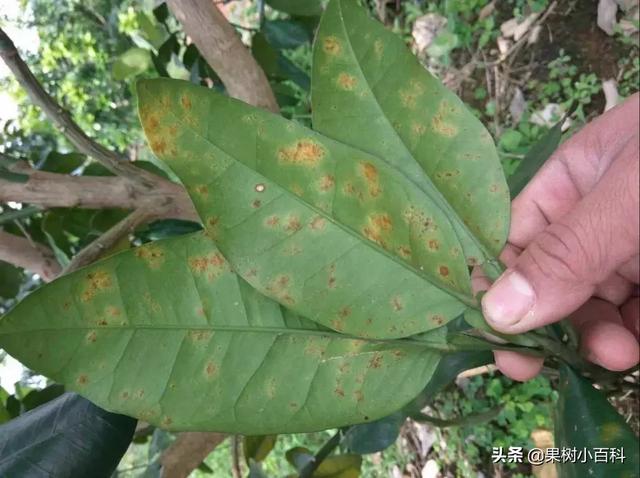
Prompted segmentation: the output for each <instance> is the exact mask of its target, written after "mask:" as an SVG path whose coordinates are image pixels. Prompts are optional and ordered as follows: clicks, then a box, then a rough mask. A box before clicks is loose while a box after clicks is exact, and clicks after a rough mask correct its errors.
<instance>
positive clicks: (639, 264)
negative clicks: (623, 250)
mask: <svg viewBox="0 0 640 478" xmlns="http://www.w3.org/2000/svg"><path fill="white" fill-rule="evenodd" d="M618 273H619V274H620V275H621V276H622V277H624V278H625V279H627V280H628V281H629V282H632V283H633V284H638V283H640V255H638V254H636V255H635V256H634V257H632V258H631V259H629V260H628V261H627V262H625V263H624V264H622V265H621V266H620V268H619V269H618Z"/></svg>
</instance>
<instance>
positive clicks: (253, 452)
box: [242, 435, 278, 465]
mask: <svg viewBox="0 0 640 478" xmlns="http://www.w3.org/2000/svg"><path fill="white" fill-rule="evenodd" d="M277 439H278V435H250V436H246V437H244V440H243V441H242V449H243V451H244V459H245V461H246V462H247V465H251V460H254V461H263V460H264V459H265V458H266V457H267V455H268V454H269V453H270V452H271V450H273V447H274V446H275V444H276V440H277Z"/></svg>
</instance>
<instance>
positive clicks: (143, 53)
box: [113, 47, 151, 80]
mask: <svg viewBox="0 0 640 478" xmlns="http://www.w3.org/2000/svg"><path fill="white" fill-rule="evenodd" d="M150 66H151V56H150V54H149V50H145V49H144V48H138V47H133V48H129V49H128V50H127V51H125V52H124V53H123V54H122V55H120V56H119V57H118V58H116V60H115V61H114V62H113V78H114V79H115V80H124V79H125V78H129V77H131V76H135V75H139V74H141V73H144V72H145V71H147V69H148V68H149V67H150Z"/></svg>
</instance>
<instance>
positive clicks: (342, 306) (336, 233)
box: [138, 79, 475, 338]
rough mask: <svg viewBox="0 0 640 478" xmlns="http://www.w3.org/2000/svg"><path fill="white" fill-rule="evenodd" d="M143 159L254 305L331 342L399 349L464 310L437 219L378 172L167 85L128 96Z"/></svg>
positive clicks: (317, 141)
mask: <svg viewBox="0 0 640 478" xmlns="http://www.w3.org/2000/svg"><path fill="white" fill-rule="evenodd" d="M138 98H139V105H140V116H141V118H142V124H143V127H144V130H145V133H146V135H147V139H148V141H149V144H150V145H151V147H152V149H153V150H154V152H155V153H156V155H157V156H158V157H159V158H160V159H162V160H163V161H165V162H166V163H167V164H168V166H169V167H170V168H171V169H172V170H173V171H174V172H175V173H176V175H177V176H178V177H179V178H180V179H181V181H182V182H183V183H184V184H185V186H186V188H187V191H188V192H189V194H190V195H191V198H192V199H193V202H194V204H195V206H196V209H197V210H198V213H199V214H200V217H201V219H202V220H203V223H204V226H205V229H206V230H207V232H208V234H209V235H210V236H211V237H212V238H213V239H214V240H215V241H216V244H217V245H218V247H219V248H220V250H221V251H222V253H223V254H224V256H225V257H226V258H227V259H228V260H229V261H230V263H231V264H232V265H233V268H234V270H235V271H236V272H237V273H238V274H239V275H240V276H241V277H243V278H244V279H245V280H246V281H247V282H249V283H250V284H251V285H252V286H253V287H255V288H256V289H257V290H258V291H260V292H261V293H263V294H265V295H267V296H269V297H271V298H273V299H275V300H277V301H278V302H280V303H281V304H282V305H284V306H285V307H287V308H289V309H291V310H293V311H294V312H296V313H299V314H301V315H303V316H305V317H307V318H309V319H311V320H314V321H317V322H319V323H321V324H323V325H325V326H327V327H331V328H332V329H334V330H338V331H341V332H345V333H350V334H354V335H358V336H363V337H378V338H391V337H406V336H408V335H413V334H415V333H418V332H422V331H425V330H429V329H432V328H435V327H438V326H440V325H442V324H443V323H444V322H446V321H447V320H450V319H452V318H454V317H456V316H458V315H459V313H460V312H461V311H462V310H463V308H464V304H465V303H467V304H473V303H474V301H475V299H473V297H472V295H471V291H470V280H469V272H468V268H467V265H466V263H465V261H464V257H463V255H462V253H461V249H460V243H459V242H458V240H457V237H456V234H455V232H454V230H453V228H452V226H451V224H450V223H449V221H448V219H447V217H446V215H445V214H444V213H443V212H442V211H441V210H440V209H439V208H438V207H437V206H436V205H435V204H434V203H433V201H431V200H430V198H429V197H428V196H427V195H426V194H424V192H423V191H422V190H421V189H419V188H418V187H417V186H415V185H414V184H413V183H412V182H410V181H407V180H406V178H405V177H404V176H403V175H402V174H401V173H399V172H398V171H397V170H396V169H395V168H393V167H391V166H390V165H388V164H387V163H385V162H384V161H382V160H380V159H378V158H376V157H374V156H371V155H369V154H367V153H364V152H362V151H359V150H356V149H353V148H351V147H348V146H346V145H343V144H341V143H338V142H335V141H333V140H331V139H329V138H326V137H323V136H321V135H319V134H317V133H314V132H313V131H311V130H309V129H307V128H305V127H303V126H301V125H299V124H297V123H294V122H291V121H287V120H285V119H284V118H282V117H279V116H275V115H273V114H271V113H269V112H267V111H264V110H260V109H256V108H253V107H251V106H249V105H246V104H244V103H241V102H239V101H237V100H234V99H232V98H229V97H226V96H223V95H221V94H218V93H216V92H213V91H211V90H209V89H206V88H202V87H199V86H195V85H192V84H190V83H187V82H182V81H176V80H165V79H158V80H143V81H140V82H139V83H138Z"/></svg>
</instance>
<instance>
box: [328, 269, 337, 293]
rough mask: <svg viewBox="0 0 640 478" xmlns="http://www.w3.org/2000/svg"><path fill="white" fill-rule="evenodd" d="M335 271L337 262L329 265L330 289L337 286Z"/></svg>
mask: <svg viewBox="0 0 640 478" xmlns="http://www.w3.org/2000/svg"><path fill="white" fill-rule="evenodd" d="M335 272H336V265H335V264H331V266H330V267H329V280H328V281H327V286H328V287H329V289H335V288H336V276H335Z"/></svg>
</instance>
